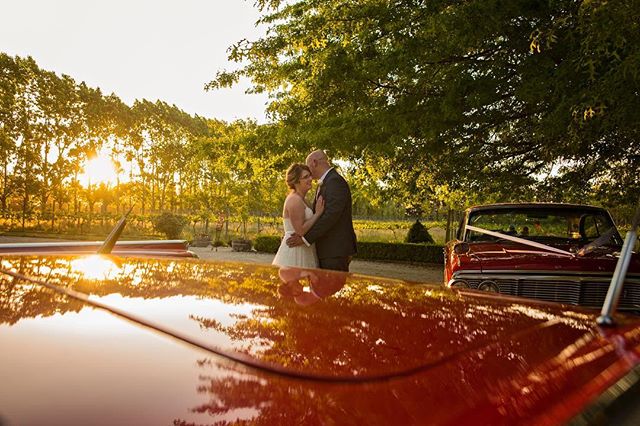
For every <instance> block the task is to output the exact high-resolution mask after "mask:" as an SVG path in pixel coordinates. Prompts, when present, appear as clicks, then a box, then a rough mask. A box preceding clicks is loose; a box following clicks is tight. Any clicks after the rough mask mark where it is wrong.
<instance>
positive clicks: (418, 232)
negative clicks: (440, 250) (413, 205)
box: [406, 220, 434, 244]
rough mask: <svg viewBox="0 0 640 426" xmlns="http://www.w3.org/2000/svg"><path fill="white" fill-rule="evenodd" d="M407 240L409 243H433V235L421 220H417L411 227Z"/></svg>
mask: <svg viewBox="0 0 640 426" xmlns="http://www.w3.org/2000/svg"><path fill="white" fill-rule="evenodd" d="M406 242H408V243H429V244H433V243H434V241H433V237H431V234H429V231H428V230H427V228H425V226H424V225H423V224H421V223H420V221H419V220H416V223H414V224H413V225H411V228H409V232H408V233H407V239H406Z"/></svg>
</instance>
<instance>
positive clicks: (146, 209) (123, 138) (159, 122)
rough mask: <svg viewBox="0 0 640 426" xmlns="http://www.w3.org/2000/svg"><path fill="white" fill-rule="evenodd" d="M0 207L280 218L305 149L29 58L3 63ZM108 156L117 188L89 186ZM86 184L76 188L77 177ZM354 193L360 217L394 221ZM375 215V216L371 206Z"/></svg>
mask: <svg viewBox="0 0 640 426" xmlns="http://www.w3.org/2000/svg"><path fill="white" fill-rule="evenodd" d="M0 73H1V75H2V79H1V80H0V162H1V166H2V174H1V176H0V207H1V209H2V213H3V214H4V215H5V216H7V215H13V216H14V217H15V216H19V218H20V220H21V221H22V224H23V225H24V222H25V221H26V220H28V218H30V217H34V216H36V215H37V216H38V217H40V218H41V219H42V218H46V220H47V221H50V222H51V226H52V227H54V225H55V223H56V220H57V219H59V218H60V217H61V216H65V217H69V216H72V217H85V218H86V217H87V216H89V217H90V216H91V215H93V214H98V213H101V214H102V215H104V214H105V213H107V214H114V215H115V214H119V213H121V212H123V211H126V210H128V209H129V208H130V207H132V206H133V207H134V213H137V214H140V215H149V214H157V213H160V212H162V211H171V212H174V213H179V214H187V215H191V216H192V218H193V217H195V218H196V220H197V218H200V219H201V221H203V222H207V221H209V220H210V219H214V218H215V219H217V216H218V215H219V214H220V213H222V214H224V215H225V216H235V217H240V218H242V219H244V220H246V218H247V217H248V216H249V215H279V214H280V210H281V207H282V202H283V200H284V197H285V195H286V187H285V185H284V179H283V172H284V170H286V168H287V167H288V165H289V164H290V163H291V162H293V161H300V160H301V159H303V158H304V156H305V152H304V151H303V149H304V148H298V147H296V146H290V147H287V148H282V147H277V146H276V145H277V140H278V138H277V135H276V134H275V133H276V132H277V126H259V125H257V124H256V123H254V122H251V121H236V122H233V123H226V122H223V121H218V120H214V119H205V118H203V117H199V116H197V115H196V116H191V115H189V114H187V113H185V112H184V111H182V110H180V109H179V108H178V107H176V106H171V105H168V104H166V103H164V102H161V101H158V102H155V103H152V102H149V101H146V100H141V101H136V102H135V103H134V104H133V105H132V106H127V105H126V104H124V103H123V102H122V101H121V100H120V99H119V98H118V97H117V96H116V95H113V94H112V95H104V94H102V93H101V92H100V90H99V89H94V88H91V87H88V86H87V85H85V84H84V83H77V82H75V81H74V80H73V79H72V78H71V77H69V76H66V75H63V76H58V75H57V74H55V73H54V72H51V71H46V70H42V69H41V68H39V67H38V66H37V64H36V63H35V61H34V60H33V59H31V58H26V59H25V58H20V57H10V56H8V55H5V54H0ZM99 154H102V155H107V156H108V157H109V158H110V159H112V161H113V162H114V166H115V170H116V180H115V182H110V183H109V182H98V181H95V180H94V181H93V182H92V181H91V176H92V172H95V171H92V170H86V171H85V170H84V168H85V167H91V166H90V163H88V160H89V159H90V158H92V157H95V156H96V155H99ZM84 174H86V175H87V176H88V177H89V182H88V183H87V182H83V181H82V175H84ZM358 188H359V186H358V185H354V198H355V199H356V206H357V210H358V212H359V213H360V214H364V215H375V214H378V215H381V214H387V215H388V214H391V215H394V214H398V210H397V209H394V208H393V207H388V206H386V207H385V206H383V205H381V204H375V203H372V202H370V200H369V197H368V194H367V193H366V191H364V190H359V189H358ZM375 205H377V206H379V207H372V206H375Z"/></svg>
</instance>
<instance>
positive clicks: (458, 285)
mask: <svg viewBox="0 0 640 426" xmlns="http://www.w3.org/2000/svg"><path fill="white" fill-rule="evenodd" d="M450 287H451V288H469V284H468V283H467V282H466V281H464V280H455V281H454V282H452V283H451V286H450Z"/></svg>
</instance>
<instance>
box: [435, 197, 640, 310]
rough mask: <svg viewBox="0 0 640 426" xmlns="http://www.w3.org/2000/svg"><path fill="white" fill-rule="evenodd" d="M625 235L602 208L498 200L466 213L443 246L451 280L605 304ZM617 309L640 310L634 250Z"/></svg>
mask: <svg viewBox="0 0 640 426" xmlns="http://www.w3.org/2000/svg"><path fill="white" fill-rule="evenodd" d="M622 243H623V241H622V238H621V237H620V234H619V233H618V231H617V229H616V227H615V225H614V223H613V220H612V219H611V216H610V215H609V213H608V212H607V211H606V210H605V209H602V208H598V207H592V206H586V205H574V204H548V203H537V204H493V205H484V206H479V207H473V208H470V209H468V210H467V211H466V213H465V216H464V218H463V220H462V222H461V224H460V226H459V229H458V233H457V238H456V239H455V240H453V241H450V242H448V243H447V245H446V246H445V273H444V276H445V285H446V286H447V287H454V288H469V289H477V290H483V291H489V292H496V293H501V294H504V295H509V296H522V297H529V298H534V299H540V300H545V301H551V302H560V303H564V304H571V305H580V306H587V307H594V308H595V307H598V308H599V307H601V306H602V304H603V302H604V299H605V295H606V293H607V288H608V286H609V283H610V282H611V277H612V275H613V272H614V269H615V267H616V263H617V261H618V257H619V254H620V250H621V247H622ZM619 308H620V309H625V310H633V311H640V257H638V256H637V255H635V254H634V255H632V256H631V257H630V262H629V266H628V273H627V278H626V281H625V285H624V289H623V293H622V297H621V299H620V302H619Z"/></svg>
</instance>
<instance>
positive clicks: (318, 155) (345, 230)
mask: <svg viewBox="0 0 640 426" xmlns="http://www.w3.org/2000/svg"><path fill="white" fill-rule="evenodd" d="M306 163H307V166H308V167H309V169H310V170H311V176H313V178H314V179H316V180H317V181H318V189H317V191H316V196H315V199H314V201H313V209H314V211H315V207H316V200H317V199H318V197H319V196H322V198H323V199H324V200H325V208H324V213H323V214H322V216H320V218H319V219H318V220H317V221H316V223H314V224H313V226H312V227H311V229H309V230H308V231H307V233H306V234H304V236H300V235H297V234H294V235H292V236H291V237H289V238H288V239H287V245H288V246H289V247H295V246H298V245H301V244H307V245H311V244H313V243H316V251H317V253H318V260H319V261H320V268H322V269H334V270H337V271H347V272H348V271H349V263H350V262H351V256H353V255H354V254H355V253H356V233H355V232H354V230H353V222H352V219H351V190H350V189H349V185H348V184H347V181H345V180H344V178H343V177H342V176H340V175H339V174H338V172H337V171H336V170H335V169H334V168H333V167H331V165H330V164H329V159H328V158H327V154H325V153H324V151H321V150H317V151H313V152H312V153H311V154H309V156H308V157H307V161H306Z"/></svg>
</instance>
